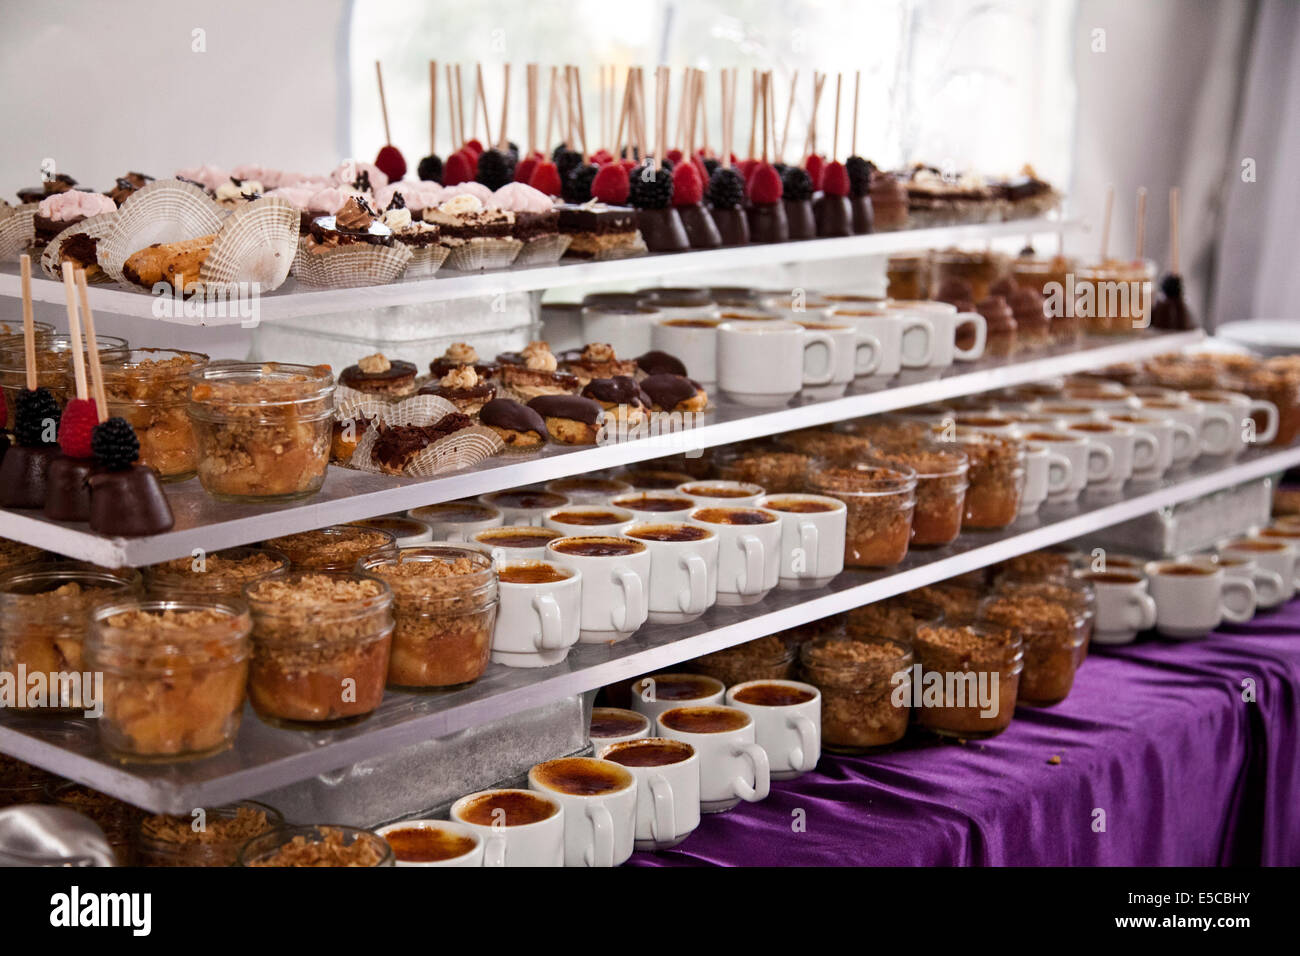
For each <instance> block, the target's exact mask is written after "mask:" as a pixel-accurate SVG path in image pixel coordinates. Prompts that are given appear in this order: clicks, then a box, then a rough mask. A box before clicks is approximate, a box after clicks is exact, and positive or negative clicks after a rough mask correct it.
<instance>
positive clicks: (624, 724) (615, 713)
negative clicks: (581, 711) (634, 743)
mask: <svg viewBox="0 0 1300 956" xmlns="http://www.w3.org/2000/svg"><path fill="white" fill-rule="evenodd" d="M653 724H654V720H652V719H651V718H649V717H647V716H646V715H645V714H639V713H637V712H636V711H635V710H624V709H623V708H622V707H593V708H591V727H590V736H591V747H592V749H593V750H594V751H595V752H596V753H600V752H601V751H602V750H604V749H605V748H606V747H608V746H609V745H610V744H619V743H622V742H623V741H625V740H640V739H641V738H642V737H649V736H650V728H651V726H652V725H653Z"/></svg>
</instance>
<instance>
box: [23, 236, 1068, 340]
mask: <svg viewBox="0 0 1300 956" xmlns="http://www.w3.org/2000/svg"><path fill="white" fill-rule="evenodd" d="M1078 228H1079V223H1078V222H1077V221H1075V220H1058V219H1046V218H1039V219H1024V220H1018V221H1013V222H994V223H979V224H975V225H965V226H940V227H937V228H933V229H907V230H901V231H898V232H878V233H872V234H870V235H866V236H846V237H843V238H839V239H810V240H807V241H804V242H783V243H776V244H771V245H748V246H739V247H735V248H730V249H707V250H700V251H695V252H679V253H663V254H658V255H648V256H639V257H636V258H632V259H618V260H614V261H611V262H582V261H569V262H563V263H561V264H559V265H554V266H538V267H536V268H531V269H506V270H502V271H499V272H484V273H478V274H458V273H451V272H448V273H445V274H440V275H437V276H434V277H433V278H428V279H403V280H401V281H398V282H392V283H389V284H387V285H377V286H366V287H365V288H361V289H312V288H310V287H306V286H299V285H298V284H297V283H296V282H295V281H294V280H293V279H290V280H288V281H287V282H286V283H285V284H284V285H283V286H281V287H280V288H279V289H277V290H276V291H274V292H269V293H266V294H264V295H262V296H261V297H260V298H259V300H258V311H259V315H258V320H259V321H260V322H268V321H275V320H276V319H290V318H298V317H301V316H311V315H327V314H334V313H339V312H347V311H349V310H355V309H375V308H381V307H385V306H396V305H411V304H415V303H422V302H442V301H446V300H450V299H465V298H475V297H483V296H496V295H499V294H503V293H511V292H530V291H538V290H544V289H549V288H553V287H559V286H573V285H593V284H597V283H604V284H613V283H618V282H631V281H642V282H647V283H651V282H657V281H659V279H660V278H661V277H662V276H664V275H667V274H671V275H672V276H673V277H674V278H676V277H681V276H684V275H687V274H689V273H692V272H703V271H725V270H729V269H737V268H746V269H752V268H755V267H761V266H765V265H780V264H786V263H794V262H809V261H820V260H825V259H838V258H844V257H850V256H868V255H886V254H889V253H894V252H904V251H907V250H912V249H928V248H938V247H942V246H947V245H952V244H956V243H962V242H972V241H981V240H985V239H996V238H1000V237H1007V236H1029V235H1037V234H1043V233H1056V232H1062V231H1066V232H1070V231H1074V230H1076V229H1078ZM20 294H21V291H20V282H19V277H18V265H17V263H7V264H5V265H3V266H0V296H13V297H16V296H18V295H20ZM32 298H33V299H35V300H36V301H37V302H51V303H55V304H58V305H62V304H63V303H64V301H65V298H64V292H63V284H62V283H60V282H55V281H53V280H51V279H47V278H45V277H44V276H39V277H33V279H32ZM155 301H156V300H155V297H154V296H153V295H151V294H150V293H148V292H145V291H143V290H139V291H136V290H128V289H123V288H119V287H117V286H91V287H90V305H91V308H92V309H94V310H95V311H96V312H97V313H98V312H105V313H113V314H116V315H125V316H133V317H137V318H146V319H147V318H157V316H155V314H154V306H155ZM209 311H210V312H211V313H212V314H210V315H207V316H204V317H198V316H195V317H175V318H165V319H161V321H167V322H174V323H177V324H181V325H239V324H240V321H241V320H240V318H239V317H238V316H219V315H217V314H215V310H214V309H212V308H211V307H209Z"/></svg>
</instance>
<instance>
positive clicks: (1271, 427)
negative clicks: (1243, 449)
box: [1250, 398, 1278, 445]
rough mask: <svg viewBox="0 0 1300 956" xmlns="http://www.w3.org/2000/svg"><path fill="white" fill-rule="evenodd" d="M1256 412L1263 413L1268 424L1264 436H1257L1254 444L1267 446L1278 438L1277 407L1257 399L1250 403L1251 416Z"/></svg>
mask: <svg viewBox="0 0 1300 956" xmlns="http://www.w3.org/2000/svg"><path fill="white" fill-rule="evenodd" d="M1256 412H1263V413H1264V418H1265V419H1266V420H1267V422H1268V424H1266V425H1265V426H1264V434H1262V435H1260V434H1256V435H1255V441H1254V442H1253V444H1256V445H1267V444H1268V443H1269V442H1271V441H1272V440H1273V439H1274V438H1276V437H1277V424H1278V417H1277V406H1276V405H1274V404H1273V403H1272V402H1270V401H1267V400H1265V399H1262V398H1260V399H1256V400H1254V401H1252V402H1251V403H1250V414H1252V415H1253V414H1255V413H1256Z"/></svg>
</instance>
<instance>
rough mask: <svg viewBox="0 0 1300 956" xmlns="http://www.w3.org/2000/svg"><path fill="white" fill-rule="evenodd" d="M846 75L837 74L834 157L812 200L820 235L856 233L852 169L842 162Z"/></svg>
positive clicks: (824, 172)
mask: <svg viewBox="0 0 1300 956" xmlns="http://www.w3.org/2000/svg"><path fill="white" fill-rule="evenodd" d="M843 79H844V77H843V75H842V74H839V73H837V74H835V132H834V134H833V136H832V137H831V161H830V162H829V163H827V164H826V168H825V169H824V170H823V171H822V181H821V187H822V194H821V195H820V196H818V197H817V201H816V202H815V203H814V204H813V211H814V213H815V215H816V217H817V235H819V236H822V237H823V238H827V237H831V236H851V235H853V207H852V206H851V205H850V204H849V191H850V188H851V184H850V183H849V173H848V170H847V169H846V168H845V166H844V164H843V163H841V162H840V86H841V85H842V81H843Z"/></svg>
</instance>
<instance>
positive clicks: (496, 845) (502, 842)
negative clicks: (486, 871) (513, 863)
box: [483, 833, 506, 866]
mask: <svg viewBox="0 0 1300 956" xmlns="http://www.w3.org/2000/svg"><path fill="white" fill-rule="evenodd" d="M483 865H484V866H505V865H506V836H505V834H504V833H493V834H492V835H491V836H490V837H488V838H487V842H486V843H485V844H484V846H483Z"/></svg>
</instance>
